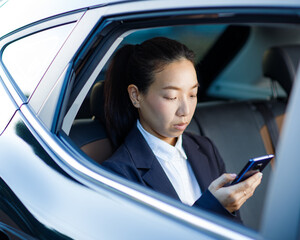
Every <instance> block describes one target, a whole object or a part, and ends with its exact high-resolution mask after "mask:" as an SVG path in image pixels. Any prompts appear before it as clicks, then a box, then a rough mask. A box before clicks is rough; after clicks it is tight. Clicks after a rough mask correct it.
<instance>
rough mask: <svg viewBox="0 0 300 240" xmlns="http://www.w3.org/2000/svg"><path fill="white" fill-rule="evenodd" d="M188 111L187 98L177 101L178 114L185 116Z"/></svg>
mask: <svg viewBox="0 0 300 240" xmlns="http://www.w3.org/2000/svg"><path fill="white" fill-rule="evenodd" d="M189 113H190V106H189V103H188V101H187V99H182V100H181V101H179V106H178V110H177V115H178V116H180V117H181V116H187V115H188V114H189Z"/></svg>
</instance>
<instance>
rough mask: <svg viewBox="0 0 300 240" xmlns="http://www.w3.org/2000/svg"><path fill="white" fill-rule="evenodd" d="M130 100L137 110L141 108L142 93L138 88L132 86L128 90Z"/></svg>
mask: <svg viewBox="0 0 300 240" xmlns="http://www.w3.org/2000/svg"><path fill="white" fill-rule="evenodd" d="M127 91H128V94H129V98H130V100H131V102H132V105H133V106H134V107H136V108H139V107H140V92H139V89H138V87H137V86H135V85H134V84H130V85H129V86H128V88H127Z"/></svg>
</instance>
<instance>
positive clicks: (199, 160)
mask: <svg viewBox="0 0 300 240" xmlns="http://www.w3.org/2000/svg"><path fill="white" fill-rule="evenodd" d="M182 137H183V139H182V146H183V148H184V150H185V153H186V155H187V158H188V161H189V163H190V164H191V167H192V169H193V172H194V174H195V177H196V179H197V181H198V184H199V186H200V188H201V191H202V193H203V192H204V191H205V190H206V189H207V188H208V186H209V184H210V183H211V181H212V180H213V179H212V176H211V174H210V171H209V169H210V166H209V160H208V158H207V156H206V155H204V154H203V153H202V151H201V149H200V147H199V145H198V144H197V143H196V142H195V140H193V139H192V138H191V137H189V136H188V135H186V134H183V136H182Z"/></svg>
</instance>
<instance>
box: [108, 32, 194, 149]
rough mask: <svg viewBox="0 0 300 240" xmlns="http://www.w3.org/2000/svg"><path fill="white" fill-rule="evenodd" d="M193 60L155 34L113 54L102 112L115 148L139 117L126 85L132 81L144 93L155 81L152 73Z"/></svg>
mask: <svg viewBox="0 0 300 240" xmlns="http://www.w3.org/2000/svg"><path fill="white" fill-rule="evenodd" d="M183 58H184V59H187V60H189V61H191V62H192V63H194V53H193V52H192V51H191V50H189V49H188V48H187V47H186V46H185V45H183V44H181V43H179V42H177V41H175V40H171V39H168V38H164V37H157V38H152V39H149V40H146V41H145V42H143V43H142V44H140V45H139V44H138V45H124V46H123V47H122V48H120V49H119V50H118V51H117V52H116V54H115V55H114V57H113V59H112V61H111V63H110V66H109V68H108V71H107V74H106V78H105V82H104V99H105V100H104V111H105V119H106V127H107V130H108V133H109V137H110V139H111V141H112V143H113V144H114V145H115V147H118V146H119V145H120V144H121V143H122V142H123V141H124V139H125V137H126V136H127V134H128V133H129V131H130V130H131V128H132V127H133V124H135V122H136V119H137V118H138V111H137V109H136V108H135V107H133V105H132V103H131V101H130V98H129V95H128V92H127V87H128V86H129V85H130V84H134V85H136V86H137V87H138V89H139V91H140V92H141V93H143V94H146V93H147V90H148V88H149V86H150V85H151V84H152V82H153V81H154V74H155V73H157V72H159V71H162V70H163V68H164V67H165V66H166V65H167V64H170V63H172V62H174V61H176V60H180V59H183Z"/></svg>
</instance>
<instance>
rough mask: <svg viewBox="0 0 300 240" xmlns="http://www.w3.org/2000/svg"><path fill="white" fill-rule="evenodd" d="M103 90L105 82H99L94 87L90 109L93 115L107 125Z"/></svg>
mask: <svg viewBox="0 0 300 240" xmlns="http://www.w3.org/2000/svg"><path fill="white" fill-rule="evenodd" d="M103 90H104V84H103V82H97V83H96V84H95V85H94V86H93V88H92V91H91V96H90V107H91V113H92V115H93V116H94V117H95V118H96V119H98V120H100V121H101V122H102V123H105V117H104V94H103Z"/></svg>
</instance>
